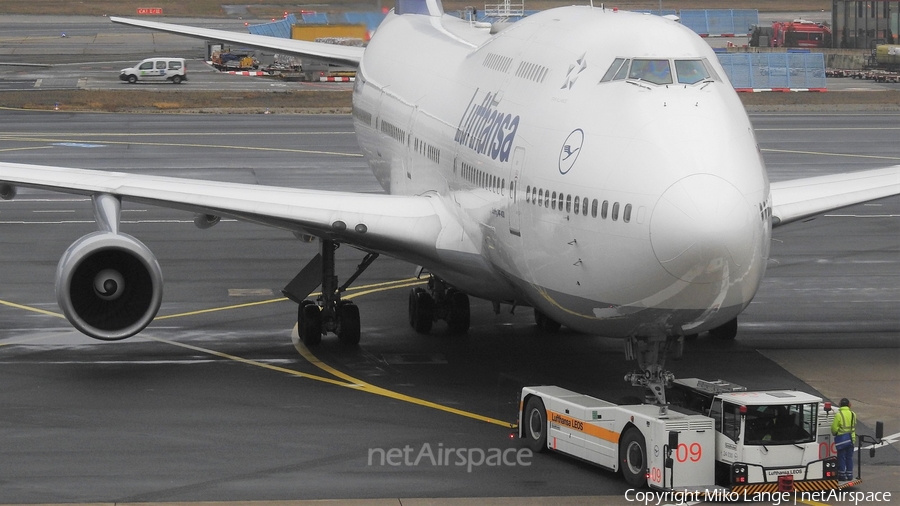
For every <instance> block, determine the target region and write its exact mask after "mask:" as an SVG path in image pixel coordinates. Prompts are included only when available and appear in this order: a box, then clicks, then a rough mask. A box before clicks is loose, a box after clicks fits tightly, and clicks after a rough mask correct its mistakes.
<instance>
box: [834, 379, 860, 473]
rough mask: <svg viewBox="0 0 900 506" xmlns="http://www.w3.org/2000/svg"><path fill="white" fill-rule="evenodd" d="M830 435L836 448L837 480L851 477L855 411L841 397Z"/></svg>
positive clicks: (847, 401)
mask: <svg viewBox="0 0 900 506" xmlns="http://www.w3.org/2000/svg"><path fill="white" fill-rule="evenodd" d="M831 435H833V436H834V446H835V447H836V448H837V461H838V462H837V465H838V480H840V481H851V480H852V479H853V447H855V446H856V413H854V412H853V411H851V410H850V401H849V400H848V399H847V398H846V397H845V398H843V399H841V407H840V409H838V410H837V412H836V413H835V414H834V421H833V422H831Z"/></svg>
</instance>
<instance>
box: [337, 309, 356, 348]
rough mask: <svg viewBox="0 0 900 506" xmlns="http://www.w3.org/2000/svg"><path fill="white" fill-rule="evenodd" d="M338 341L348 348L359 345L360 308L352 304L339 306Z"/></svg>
mask: <svg viewBox="0 0 900 506" xmlns="http://www.w3.org/2000/svg"><path fill="white" fill-rule="evenodd" d="M338 325H339V326H338V333H337V335H338V340H340V342H341V343H342V344H344V345H346V346H356V345H358V344H359V334H360V332H359V307H357V306H356V304H354V303H352V302H341V304H340V305H338Z"/></svg>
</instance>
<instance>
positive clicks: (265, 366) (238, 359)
mask: <svg viewBox="0 0 900 506" xmlns="http://www.w3.org/2000/svg"><path fill="white" fill-rule="evenodd" d="M141 337H145V338H146V339H151V340H153V341H158V342H160V343H165V344H171V345H172V346H179V347H181V348H187V349H189V350H193V351H199V352H201V353H206V354H208V355H213V356H216V357H220V358H226V359H228V360H233V361H235V362H240V363H242V364H247V365H253V366H256V367H262V368H263V369H269V370H271V371H275V372H280V373H284V374H290V375H291V376H297V377H300V378H307V379H311V380H316V381H321V382H323V383H329V384H331V385H337V386H341V387H347V388H354V389H358V388H359V385H356V384H353V383H344V382H343V381H338V380H335V379H331V378H326V377H324V376H317V375H315V374H307V373H305V372H300V371H295V370H294V369H288V368H286V367H278V366H277V365H272V364H266V363H264V362H257V361H256V360H250V359H248V358H242V357H238V356H236V355H230V354H228V353H222V352H221V351H215V350H210V349H208V348H201V347H199V346H194V345H192V344H185V343H179V342H178V341H171V340H169V339H163V338H161V337H147V336H141Z"/></svg>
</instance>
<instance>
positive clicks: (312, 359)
mask: <svg viewBox="0 0 900 506" xmlns="http://www.w3.org/2000/svg"><path fill="white" fill-rule="evenodd" d="M296 335H297V327H296V326H294V331H293V332H292V335H291V337H292V339H293V341H294V348H296V349H297V352H299V353H300V356H302V357H303V358H304V359H306V360H307V361H308V362H309V363H310V364H312V365H314V366H316V367H318V368H319V369H322V370H323V371H325V372H327V373H329V374H332V375H334V376H337V377H338V378H341V379H343V380H346V381H349V382H353V383H356V384H359V385H360V390H362V391H364V392H368V393H371V394H375V395H381V396H384V397H389V398H391V399H396V400H398V401H403V402H409V403H411V404H417V405H419V406H425V407H427V408H432V409H437V410H439V411H445V412H447V413H453V414H454V415H460V416H464V417H466V418H472V419H474V420H479V421H482V422H488V423H492V424H494V425H499V426H501V427H504V428H507V429H514V428H515V427H516V425H515V424H513V423H509V422H504V421H503V420H497V419H496V418H491V417H489V416H483V415H479V414H476V413H472V412H470V411H464V410H461V409H456V408H451V407H449V406H444V405H443V404H438V403H436V402H431V401H426V400H424V399H419V398H418V397H412V396H410V395H406V394H401V393H398V392H394V391H392V390H388V389H386V388H381V387H378V386H375V385H373V384H371V383H367V382H365V381H362V380H359V379H356V378H354V377H353V376H350V375H349V374H347V373H344V372H342V371H339V370H337V369H335V368H334V367H331V366H330V365H328V364H326V363H325V362H322V361H321V360H319V358H318V357H316V356H315V355H313V354H312V353H311V352H310V351H309V349H307V348H306V346H304V345H303V343H302V342H300V339H299V338H294V336H296Z"/></svg>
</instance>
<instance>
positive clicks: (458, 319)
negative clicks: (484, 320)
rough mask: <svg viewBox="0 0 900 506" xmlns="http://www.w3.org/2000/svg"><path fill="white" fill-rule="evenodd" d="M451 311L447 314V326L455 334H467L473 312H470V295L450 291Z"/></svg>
mask: <svg viewBox="0 0 900 506" xmlns="http://www.w3.org/2000/svg"><path fill="white" fill-rule="evenodd" d="M449 302H450V312H449V314H448V315H447V326H448V327H449V330H450V333H451V334H454V335H459V334H465V333H466V332H468V331H469V325H470V324H471V314H470V312H469V296H468V295H466V294H464V293H462V292H457V291H453V292H451V293H450V297H449Z"/></svg>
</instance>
